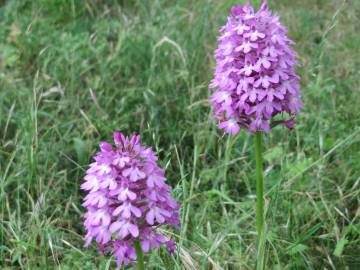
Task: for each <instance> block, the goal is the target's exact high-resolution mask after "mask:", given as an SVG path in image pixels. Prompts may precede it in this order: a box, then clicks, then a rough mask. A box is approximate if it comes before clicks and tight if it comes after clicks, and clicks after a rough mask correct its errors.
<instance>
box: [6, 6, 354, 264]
mask: <svg viewBox="0 0 360 270" xmlns="http://www.w3.org/2000/svg"><path fill="white" fill-rule="evenodd" d="M239 2H241V1H216V0H201V1H200V0H196V1H195V0H193V1H191V0H179V1H175V0H153V1H141V0H133V1H131V0H123V1H115V0H83V1H77V0H36V1H30V0H12V1H11V0H9V1H0V201H1V210H0V268H1V269H114V267H115V263H114V260H113V259H112V258H109V257H106V256H103V255H99V254H98V253H97V252H96V250H95V249H94V248H90V249H84V248H83V247H82V245H83V240H82V235H83V234H84V229H83V226H82V214H83V213H84V209H83V208H82V207H81V200H82V197H83V193H82V192H81V191H80V190H79V185H80V183H81V182H82V176H83V174H84V169H85V168H86V164H87V163H88V162H89V160H90V157H91V155H92V154H93V153H94V152H95V151H97V143H98V142H99V141H100V140H111V137H112V132H113V130H115V129H118V130H121V131H123V132H125V133H127V134H130V133H133V132H137V133H140V134H141V135H142V137H143V142H144V143H146V144H147V145H149V146H153V147H155V148H156V150H157V152H158V154H159V156H160V157H161V160H162V161H161V164H162V166H165V167H166V168H167V176H168V179H169V180H168V181H169V182H170V183H171V185H172V186H173V187H174V195H175V196H176V198H177V200H178V201H180V202H182V205H183V207H182V216H183V218H182V222H183V225H182V230H181V232H179V236H180V241H179V252H178V253H177V255H176V256H175V257H170V256H168V255H167V254H166V252H164V251H163V250H160V251H157V252H156V251H154V252H152V254H151V256H147V260H148V261H149V268H150V269H216V270H218V269H253V267H254V264H255V255H256V247H255V239H256V235H255V205H254V202H255V201H254V199H255V196H254V194H255V185H254V157H253V145H252V144H253V138H252V136H250V135H249V134H247V133H246V132H242V133H241V134H240V135H239V136H237V137H235V138H229V137H227V136H222V134H221V132H219V131H218V130H217V129H216V127H215V123H214V122H213V121H211V120H210V119H209V117H210V115H211V114H210V107H209V104H208V97H209V95H210V91H209V90H208V89H207V84H208V83H209V80H210V79H211V76H212V68H213V66H214V61H213V56H212V53H213V50H214V48H215V46H216V35H217V29H218V28H219V27H220V26H221V25H222V24H224V22H225V20H226V16H227V14H228V13H229V10H230V7H231V6H232V4H235V3H239ZM269 3H270V6H271V8H272V9H273V10H276V12H277V13H278V14H280V15H281V17H282V22H283V23H284V24H286V25H287V26H288V28H289V36H290V37H291V38H292V39H293V40H295V41H296V42H297V44H296V46H295V47H296V50H297V51H298V53H299V57H300V63H301V67H299V69H298V71H299V73H300V75H301V78H302V79H301V81H302V91H303V93H304V102H305V108H304V110H303V112H302V114H301V115H300V116H299V117H298V119H297V123H298V125H297V128H296V130H294V131H293V132H288V131H287V130H284V129H282V128H280V127H279V128H277V129H276V130H274V131H272V132H271V134H269V135H267V136H266V138H265V142H264V144H265V147H266V153H265V160H266V164H265V169H266V183H265V188H266V210H267V228H268V231H269V233H268V238H267V243H268V245H267V247H268V248H267V255H268V261H267V265H268V268H267V269H274V270H276V269H354V270H356V269H360V258H359V253H360V243H359V241H360V220H359V215H360V210H359V209H360V206H359V188H360V173H359V172H360V154H359V151H360V143H359V142H360V127H359V126H360V110H359V103H360V92H359V91H360V87H359V83H360V72H359V66H360V52H359V51H360V50H359V44H360V35H359V33H360V1H358V0H352V1H350V0H349V1H342V0H277V1H275V0H269Z"/></svg>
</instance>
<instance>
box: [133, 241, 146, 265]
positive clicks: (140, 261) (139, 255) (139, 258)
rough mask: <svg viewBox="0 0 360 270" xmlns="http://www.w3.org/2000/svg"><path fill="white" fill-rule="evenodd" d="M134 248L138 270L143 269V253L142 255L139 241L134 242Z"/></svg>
mask: <svg viewBox="0 0 360 270" xmlns="http://www.w3.org/2000/svg"><path fill="white" fill-rule="evenodd" d="M134 248H135V251H136V257H137V266H138V270H145V265H144V255H143V252H142V250H141V247H140V243H139V241H136V242H135V243H134Z"/></svg>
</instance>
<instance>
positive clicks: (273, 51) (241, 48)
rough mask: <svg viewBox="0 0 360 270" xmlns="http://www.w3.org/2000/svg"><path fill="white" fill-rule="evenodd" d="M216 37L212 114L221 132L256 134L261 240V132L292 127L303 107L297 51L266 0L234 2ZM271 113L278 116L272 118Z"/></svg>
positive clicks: (259, 233)
mask: <svg viewBox="0 0 360 270" xmlns="http://www.w3.org/2000/svg"><path fill="white" fill-rule="evenodd" d="M218 41H219V44H218V47H217V49H216V50H215V59H216V68H215V74H214V78H213V80H212V81H211V83H210V85H209V87H210V88H214V89H215V92H214V93H213V94H212V96H211V104H212V106H213V111H214V117H215V118H217V119H218V120H219V124H218V127H219V128H221V129H223V130H224V132H225V133H229V134H232V135H234V134H237V133H239V131H240V130H241V129H247V130H249V131H250V132H252V133H255V137H256V138H255V152H256V164H257V166H256V178H257V185H256V187H257V198H258V200H257V230H258V237H259V239H261V234H262V233H263V231H264V218H263V215H264V214H263V172H262V153H261V133H262V132H266V133H267V132H269V131H270V129H271V128H272V127H274V126H276V125H277V124H279V123H281V124H283V125H284V126H285V127H287V128H289V129H292V128H294V125H295V122H294V118H295V116H296V115H297V114H298V113H299V112H300V110H301V108H302V107H303V102H302V100H301V92H300V86H299V77H298V76H297V75H296V73H295V67H296V65H297V61H296V53H295V51H294V50H293V49H292V48H291V45H293V44H294V42H293V41H291V40H290V39H289V38H288V37H287V30H286V28H285V27H284V26H283V25H281V23H280V21H279V17H278V16H276V15H273V14H272V13H271V12H270V11H269V9H268V5H267V4H266V3H265V2H264V3H263V4H262V5H261V7H260V9H259V10H258V11H257V12H255V11H254V9H253V7H252V6H251V5H250V4H246V5H244V6H234V7H233V8H232V10H231V15H230V16H229V18H228V20H227V23H226V25H225V26H223V27H222V28H221V29H220V36H219V38H218ZM286 115H287V117H286ZM275 116H282V119H280V120H278V119H277V120H274V117H275ZM263 236H265V235H263ZM258 254H260V252H258ZM258 256H259V255H258ZM258 262H259V257H258ZM258 264H259V263H258ZM259 267H260V268H259ZM258 268H259V269H261V266H258Z"/></svg>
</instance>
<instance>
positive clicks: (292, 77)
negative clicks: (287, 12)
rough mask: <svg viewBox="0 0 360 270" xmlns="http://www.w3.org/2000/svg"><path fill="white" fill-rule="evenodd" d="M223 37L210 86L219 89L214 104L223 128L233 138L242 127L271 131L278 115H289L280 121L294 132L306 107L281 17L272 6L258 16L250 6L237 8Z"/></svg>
mask: <svg viewBox="0 0 360 270" xmlns="http://www.w3.org/2000/svg"><path fill="white" fill-rule="evenodd" d="M220 33H221V35H220V36H219V38H218V40H219V45H218V48H217V49H216V50H215V59H216V68H215V75H214V79H213V80H212V81H211V83H210V85H209V87H210V88H215V89H216V91H215V92H214V93H213V94H212V96H211V103H212V105H213V108H214V116H215V117H216V118H217V119H219V121H220V123H219V125H218V127H219V128H222V129H224V131H225V132H226V133H231V134H236V133H238V132H239V130H240V128H241V127H244V128H246V129H248V130H250V131H252V132H256V131H265V132H268V131H269V130H270V126H271V123H270V121H271V120H272V119H273V117H274V116H276V115H278V114H282V113H286V114H288V115H289V117H288V118H285V119H283V120H280V122H282V123H283V124H284V125H285V126H286V127H288V128H292V127H293V126H294V122H293V118H294V116H295V115H296V114H298V113H299V111H300V109H301V108H302V106H303V103H302V100H301V93H300V87H299V78H298V76H297V75H296V73H295V69H294V68H295V66H296V64H297V62H296V53H295V52H294V50H293V49H292V48H291V47H290V46H291V45H292V44H293V42H292V41H291V40H290V39H288V38H287V36H286V35H287V30H286V28H285V27H284V26H282V25H281V24H280V22H279V17H278V16H275V15H273V14H272V13H271V12H270V11H269V9H268V6H267V4H266V3H263V4H262V5H261V7H260V9H259V10H258V11H257V12H255V11H254V9H253V8H252V6H251V5H250V4H247V5H244V6H236V7H233V8H232V11H231V15H230V17H229V18H228V21H227V24H226V25H225V26H224V27H222V28H221V29H220ZM276 122H279V121H276ZM276 122H274V123H276Z"/></svg>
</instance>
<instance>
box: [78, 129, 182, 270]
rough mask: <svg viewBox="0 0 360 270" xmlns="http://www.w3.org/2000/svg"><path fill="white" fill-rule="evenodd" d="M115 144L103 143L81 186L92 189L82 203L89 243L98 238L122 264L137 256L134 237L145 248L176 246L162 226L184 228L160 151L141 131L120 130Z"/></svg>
mask: <svg viewBox="0 0 360 270" xmlns="http://www.w3.org/2000/svg"><path fill="white" fill-rule="evenodd" d="M114 143H115V145H114V146H113V145H111V144H109V143H107V142H102V143H100V152H98V153H96V154H95V156H94V160H95V162H93V163H91V164H90V167H89V169H88V170H87V171H86V175H85V177H84V180H85V181H84V183H83V184H82V185H81V189H83V190H85V191H87V192H88V194H87V195H86V196H85V198H84V203H83V206H84V207H86V209H87V212H86V214H85V221H84V225H85V228H86V231H87V234H86V236H85V246H88V245H90V243H91V242H92V241H93V240H95V242H96V243H97V244H98V246H99V249H100V251H102V252H109V253H110V254H112V255H114V256H115V257H116V258H117V264H118V266H119V267H121V266H122V264H123V263H124V264H125V265H128V264H129V263H131V262H134V261H135V260H136V253H135V250H134V242H135V241H138V242H139V243H140V245H141V247H142V250H143V251H144V252H146V253H147V252H149V251H150V247H153V248H159V247H160V246H161V245H164V246H165V247H166V249H167V250H169V251H170V252H173V251H174V250H175V242H174V241H173V240H172V239H169V238H168V237H167V236H165V235H163V234H162V233H161V232H159V230H158V228H159V227H161V226H163V225H170V226H172V227H174V228H176V229H178V228H179V224H180V221H179V212H178V209H179V207H180V205H179V204H178V203H177V202H176V201H175V200H174V199H173V198H172V197H171V194H170V193H171V187H170V186H169V185H168V184H166V178H165V172H164V170H163V169H161V168H160V167H159V166H158V165H157V157H156V155H155V153H154V152H153V151H152V149H151V148H147V147H144V146H142V145H141V144H140V136H137V135H134V136H132V137H131V138H128V137H125V136H124V135H122V134H121V133H120V132H115V133H114Z"/></svg>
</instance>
